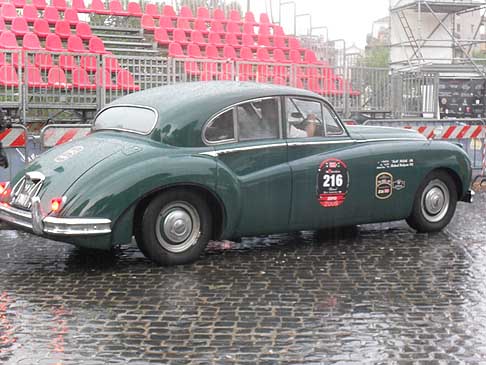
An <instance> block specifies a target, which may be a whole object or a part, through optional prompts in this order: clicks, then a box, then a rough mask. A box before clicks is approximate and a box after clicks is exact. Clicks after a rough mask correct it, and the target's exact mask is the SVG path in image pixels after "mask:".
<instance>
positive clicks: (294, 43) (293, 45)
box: [289, 37, 302, 50]
mask: <svg viewBox="0 0 486 365" xmlns="http://www.w3.org/2000/svg"><path fill="white" fill-rule="evenodd" d="M289 48H290V49H297V50H302V47H301V46H300V42H299V40H298V39H297V38H295V37H289Z"/></svg>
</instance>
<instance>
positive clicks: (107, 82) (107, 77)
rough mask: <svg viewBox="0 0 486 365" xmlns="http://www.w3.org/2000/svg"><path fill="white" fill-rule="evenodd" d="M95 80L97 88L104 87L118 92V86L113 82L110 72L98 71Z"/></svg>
mask: <svg viewBox="0 0 486 365" xmlns="http://www.w3.org/2000/svg"><path fill="white" fill-rule="evenodd" d="M103 76H104V80H103ZM95 80H96V85H97V86H100V87H104V88H105V89H106V90H118V86H116V85H115V83H114V82H113V81H112V79H111V73H110V71H108V70H98V71H97V72H96V74H95Z"/></svg>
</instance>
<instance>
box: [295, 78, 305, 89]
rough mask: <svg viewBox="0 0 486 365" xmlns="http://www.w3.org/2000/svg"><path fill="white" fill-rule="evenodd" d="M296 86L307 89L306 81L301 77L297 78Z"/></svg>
mask: <svg viewBox="0 0 486 365" xmlns="http://www.w3.org/2000/svg"><path fill="white" fill-rule="evenodd" d="M295 86H297V88H299V89H305V86H304V82H303V81H302V79H301V78H300V77H297V79H296V80H295Z"/></svg>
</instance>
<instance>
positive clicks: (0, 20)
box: [0, 16, 7, 32]
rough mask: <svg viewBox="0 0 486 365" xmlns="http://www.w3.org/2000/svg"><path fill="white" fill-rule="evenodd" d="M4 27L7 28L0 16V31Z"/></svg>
mask: <svg viewBox="0 0 486 365" xmlns="http://www.w3.org/2000/svg"><path fill="white" fill-rule="evenodd" d="M5 29H7V27H6V26H5V21H4V20H3V18H2V17H1V16H0V32H3V31H4V30H5Z"/></svg>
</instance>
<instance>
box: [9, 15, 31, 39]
mask: <svg viewBox="0 0 486 365" xmlns="http://www.w3.org/2000/svg"><path fill="white" fill-rule="evenodd" d="M10 30H11V31H12V32H13V33H14V34H15V35H16V36H17V37H23V36H24V35H26V34H27V33H28V32H29V26H28V24H27V20H25V18H22V17H17V18H14V19H13V20H12V25H11V26H10Z"/></svg>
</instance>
